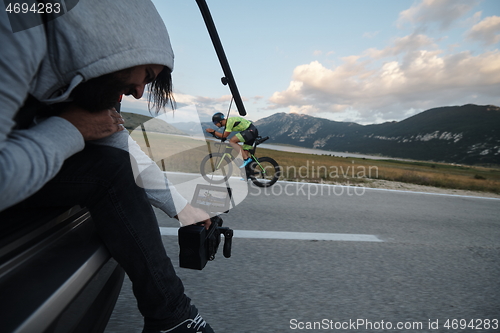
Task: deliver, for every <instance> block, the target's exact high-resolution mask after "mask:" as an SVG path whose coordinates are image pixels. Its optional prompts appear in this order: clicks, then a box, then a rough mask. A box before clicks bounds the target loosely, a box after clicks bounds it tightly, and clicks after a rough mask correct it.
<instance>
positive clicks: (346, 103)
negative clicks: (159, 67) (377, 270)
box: [124, 0, 500, 124]
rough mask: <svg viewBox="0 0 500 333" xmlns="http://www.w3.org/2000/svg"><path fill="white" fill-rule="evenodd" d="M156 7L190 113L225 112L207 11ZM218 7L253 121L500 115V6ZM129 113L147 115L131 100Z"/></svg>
mask: <svg viewBox="0 0 500 333" xmlns="http://www.w3.org/2000/svg"><path fill="white" fill-rule="evenodd" d="M153 2H154V3H155V5H156V6H157V9H158V11H159V12H160V14H161V16H162V17H163V19H164V21H165V24H166V26H167V29H168V30H169V34H170V38H171V43H172V46H173V48H174V53H175V57H176V60H175V69H174V73H173V79H174V91H175V93H176V100H177V102H178V104H179V106H181V107H182V106H184V105H189V106H190V107H193V106H194V107H196V109H197V110H198V113H200V115H201V117H202V119H204V120H206V119H208V118H206V117H207V116H208V115H211V114H212V113H213V112H215V111H222V112H224V113H226V112H227V110H228V107H229V101H230V95H229V88H228V87H227V86H223V85H222V84H221V83H220V78H221V76H223V73H222V69H221V67H220V65H219V62H218V59H217V57H216V54H215V51H214V49H213V46H212V44H211V41H210V38H209V35H208V32H207V30H206V28H205V25H204V22H203V19H202V17H201V14H200V12H199V9H198V7H197V5H196V1H195V0H181V1H179V0H153ZM207 3H208V6H209V7H210V10H211V13H212V16H213V18H214V21H215V24H216V26H217V29H218V32H219V35H220V38H221V40H222V43H223V45H224V49H225V52H226V55H227V57H228V59H229V63H230V65H231V68H232V71H233V74H234V76H235V79H236V82H237V84H238V88H239V90H240V93H241V95H242V97H243V99H244V101H245V107H246V109H247V112H248V116H247V117H248V118H249V119H251V120H258V119H260V118H263V117H267V116H270V115H272V114H274V113H276V112H296V113H303V114H309V115H312V116H316V117H322V118H327V119H331V120H336V121H354V122H358V123H361V124H371V123H380V122H384V121H392V120H402V119H405V118H407V117H409V116H411V115H414V114H416V113H418V112H421V111H424V110H427V109H429V108H433V107H439V106H448V105H463V104H467V103H474V104H482V105H483V104H494V105H498V106H500V51H499V48H500V1H498V0H482V1H481V0H477V1H476V0H465V1H462V0H417V1H414V0H308V1H304V0H251V1H250V0H238V1H234V0H207ZM124 107H131V108H136V109H146V108H147V106H146V105H145V103H144V101H138V102H137V101H133V100H131V99H130V98H129V99H127V100H126V101H125V104H124ZM181 110H182V109H180V110H179V112H177V116H178V118H181V116H182V112H181ZM231 115H236V111H233V112H232V113H231Z"/></svg>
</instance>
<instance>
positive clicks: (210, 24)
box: [196, 0, 247, 116]
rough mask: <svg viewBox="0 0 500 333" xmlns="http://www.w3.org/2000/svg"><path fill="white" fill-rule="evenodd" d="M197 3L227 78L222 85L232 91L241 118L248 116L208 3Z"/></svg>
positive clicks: (203, 0) (199, 1)
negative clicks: (227, 86)
mask: <svg viewBox="0 0 500 333" xmlns="http://www.w3.org/2000/svg"><path fill="white" fill-rule="evenodd" d="M196 3H197V4H198V7H199V8H200V11H201V15H202V16H203V20H204V21H205V25H206V26H207V29H208V33H209V34H210V38H211V39H212V44H213V45H214V48H215V52H216V53H217V57H218V58H219V62H220V64H221V66H222V70H223V72H224V75H225V77H224V78H222V80H223V81H222V83H223V84H224V85H225V84H226V83H227V84H228V85H229V90H231V94H232V95H233V98H234V103H235V104H236V108H237V109H238V113H239V114H240V116H246V114H247V112H246V110H245V106H244V105H243V101H242V99H241V96H240V93H239V91H238V87H237V86H236V81H235V80H234V77H233V73H232V72H231V68H230V67H229V62H228V61H227V58H226V54H225V53H224V49H223V48H222V43H221V41H220V38H219V34H218V33H217V29H216V27H215V24H214V20H213V19H212V15H211V14H210V10H209V9H208V6H207V3H206V2H205V0H196Z"/></svg>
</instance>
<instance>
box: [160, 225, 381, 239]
mask: <svg viewBox="0 0 500 333" xmlns="http://www.w3.org/2000/svg"><path fill="white" fill-rule="evenodd" d="M178 230H179V229H178V228H166V227H160V233H161V234H162V235H163V236H177V231H178ZM234 237H236V238H258V239H296V240H318V241H320V240H323V241H350V242H383V240H381V239H380V238H378V237H377V236H375V235H364V234H335V233H321V232H291V231H263V230H234Z"/></svg>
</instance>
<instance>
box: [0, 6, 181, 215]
mask: <svg viewBox="0 0 500 333" xmlns="http://www.w3.org/2000/svg"><path fill="white" fill-rule="evenodd" d="M0 41H1V47H0V211H1V210H3V209H5V208H7V207H9V206H12V205H14V204H16V203H18V202H20V201H22V200H23V199H25V198H27V197H28V196H30V195H31V194H33V193H35V192H36V191H37V190H39V189H40V188H41V187H42V186H43V185H44V184H45V183H46V182H47V181H49V180H50V179H51V178H52V177H54V176H55V175H56V174H57V172H58V171H59V170H60V167H61V165H62V163H63V162H64V160H65V159H66V158H68V157H69V156H71V155H73V154H75V153H77V152H78V151H80V150H82V149H83V147H84V145H85V143H84V140H83V137H82V136H81V134H80V133H79V132H78V130H77V129H76V128H75V127H74V126H73V125H72V124H70V123H69V122H68V121H66V120H64V119H62V118H60V117H51V118H49V119H47V120H46V121H44V122H42V123H40V124H38V125H36V126H34V127H32V128H30V129H27V130H14V126H15V123H14V121H13V120H12V119H13V117H14V115H15V114H16V113H17V111H18V110H19V109H20V108H21V106H22V105H23V103H24V101H25V99H26V98H27V96H28V94H31V95H33V96H34V97H36V98H37V99H38V100H40V101H42V102H45V103H58V102H62V101H65V100H66V99H67V98H68V96H69V94H70V93H71V91H72V90H73V89H74V87H75V86H77V85H78V84H79V83H81V82H83V81H86V80H89V79H91V78H95V77H98V76H101V75H103V74H107V73H111V72H115V71H117V70H121V69H125V68H129V67H133V66H137V65H143V64H160V65H165V66H168V67H170V68H171V69H173V61H174V56H173V52H172V48H171V46H170V40H169V37H168V33H167V30H166V28H165V25H164V23H163V21H162V19H161V17H160V15H159V14H158V12H157V11H156V9H155V7H154V5H153V4H152V3H151V1H149V0H120V1H116V0H99V1H95V0H80V1H79V2H78V4H77V5H76V6H75V7H74V8H73V9H72V10H71V11H69V12H68V13H66V14H64V15H62V16H61V17H59V18H57V19H55V20H53V21H50V22H49V23H48V24H47V26H46V30H45V29H44V26H36V27H33V28H31V29H28V30H24V31H20V32H16V33H12V29H11V27H10V25H9V20H8V18H7V14H6V12H5V11H0Z"/></svg>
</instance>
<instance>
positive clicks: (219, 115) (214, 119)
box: [212, 112, 225, 125]
mask: <svg viewBox="0 0 500 333" xmlns="http://www.w3.org/2000/svg"><path fill="white" fill-rule="evenodd" d="M224 118H225V117H224V114H223V113H222V112H217V113H215V114H214V115H213V116H212V122H213V123H214V124H215V125H216V124H218V123H220V122H221V121H222V120H224Z"/></svg>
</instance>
